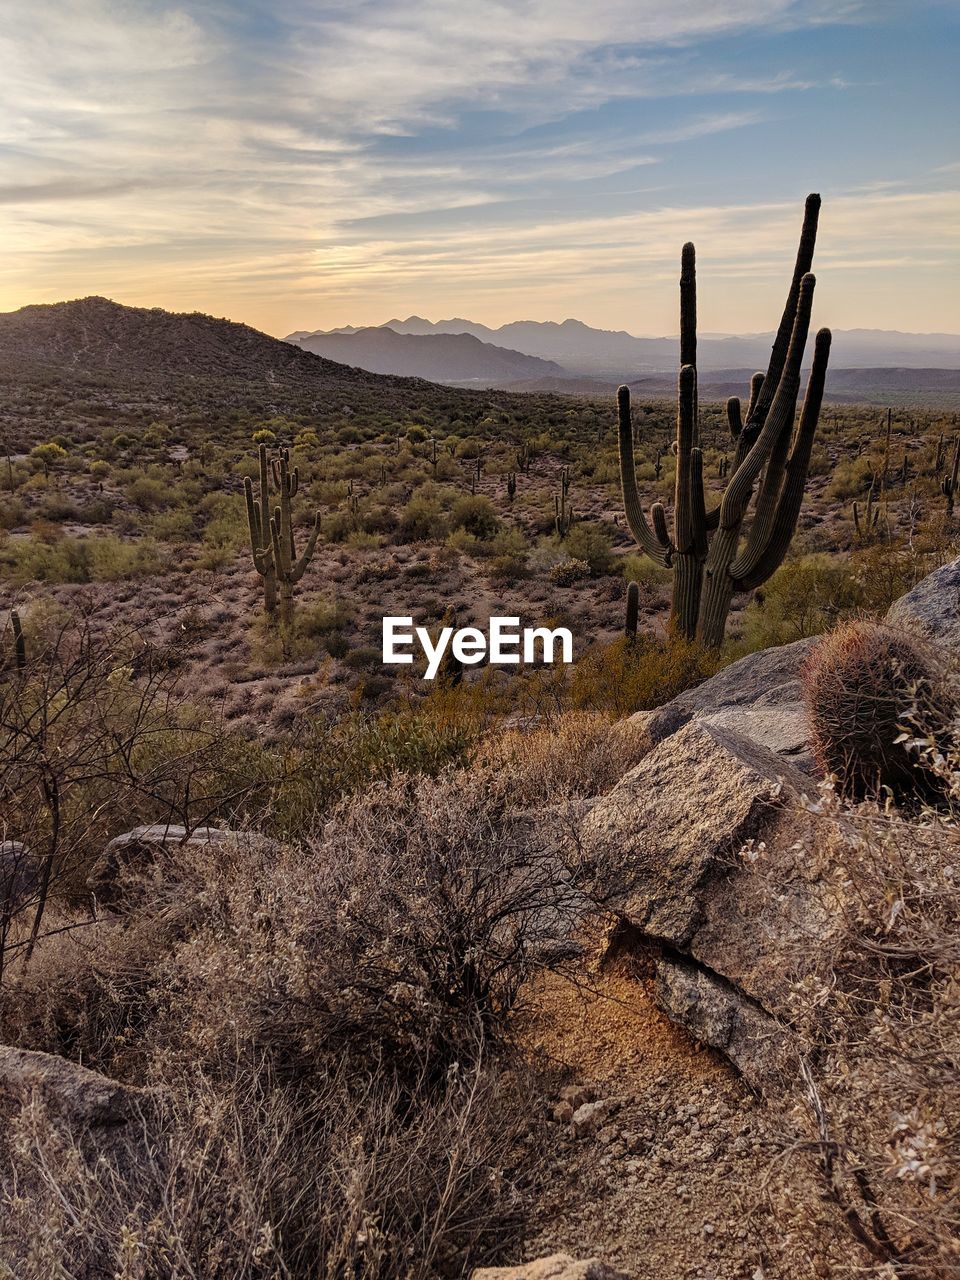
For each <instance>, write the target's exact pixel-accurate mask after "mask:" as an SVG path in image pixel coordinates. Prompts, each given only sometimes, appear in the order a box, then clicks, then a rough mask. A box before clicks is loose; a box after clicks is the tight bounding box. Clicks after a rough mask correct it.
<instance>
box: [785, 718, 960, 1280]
mask: <svg viewBox="0 0 960 1280" xmlns="http://www.w3.org/2000/svg"><path fill="white" fill-rule="evenodd" d="M937 756H938V758H939V761H940V764H939V765H938V766H937V767H938V768H939V769H940V771H941V777H942V781H943V783H944V792H945V794H946V795H947V796H948V797H949V807H950V810H951V816H949V817H945V816H944V814H942V813H939V814H931V813H929V812H927V813H923V814H919V815H914V816H911V817H910V818H909V819H908V818H905V817H904V816H902V815H901V814H898V813H896V812H893V813H891V812H883V811H882V810H880V809H879V808H878V807H876V806H874V805H872V804H862V805H857V806H852V805H848V804H841V803H839V802H838V800H837V798H836V797H835V796H833V795H831V794H830V793H829V792H826V791H825V792H824V793H823V795H822V796H821V799H820V802H819V803H818V805H817V807H816V808H817V811H818V812H819V813H820V814H821V818H820V819H819V820H818V822H817V824H816V825H815V826H814V828H813V832H812V835H811V837H810V838H809V839H808V840H807V849H806V861H805V874H807V875H808V876H810V877H811V878H813V877H816V878H817V879H818V880H819V881H820V882H821V883H823V884H825V885H830V886H831V887H832V889H833V893H832V895H831V902H832V910H831V929H830V937H831V942H830V949H829V951H828V952H827V954H826V955H825V956H824V963H823V964H821V966H820V974H821V975H822V976H820V977H815V976H808V977H806V978H802V979H799V980H795V981H793V982H792V983H791V986H790V997H789V1000H788V1002H787V1004H786V1007H785V1008H784V1010H783V1012H784V1016H785V1017H786V1018H787V1019H788V1020H789V1022H790V1023H791V1025H792V1026H793V1029H794V1032H795V1034H796V1035H797V1036H798V1038H799V1041H800V1044H801V1046H802V1047H803V1050H804V1058H805V1063H806V1065H805V1069H804V1070H803V1072H802V1073H801V1074H800V1075H799V1076H798V1075H797V1073H795V1072H792V1073H791V1075H790V1077H789V1079H786V1080H784V1082H783V1089H782V1092H781V1093H780V1095H779V1096H781V1097H782V1099H783V1107H784V1128H785V1140H784V1142H785V1148H786V1152H785V1154H786V1158H788V1159H790V1160H791V1161H792V1162H795V1163H800V1162H802V1163H803V1165H804V1166H805V1168H806V1170H807V1171H808V1172H809V1174H811V1175H812V1176H813V1177H814V1178H816V1179H817V1180H818V1181H819V1185H820V1186H821V1188H822V1194H823V1202H824V1204H825V1205H827V1206H830V1208H831V1211H832V1214H833V1216H834V1219H835V1221H836V1223H837V1224H838V1225H840V1226H841V1227H843V1229H844V1230H845V1231H846V1232H847V1234H848V1238H849V1239H850V1240H851V1242H854V1241H855V1242H856V1244H857V1245H859V1246H862V1251H861V1250H859V1249H858V1250H857V1252H858V1253H859V1257H856V1258H854V1259H852V1260H851V1257H850V1255H849V1252H846V1251H845V1252H844V1254H843V1255H842V1256H834V1252H833V1249H832V1248H831V1245H830V1237H829V1235H828V1234H827V1233H826V1232H824V1231H823V1230H822V1229H820V1228H819V1224H818V1223H817V1222H816V1219H815V1218H814V1219H813V1220H812V1221H810V1222H809V1223H804V1224H801V1223H799V1222H798V1220H797V1217H796V1214H795V1213H794V1212H793V1209H794V1206H793V1205H791V1204H789V1203H783V1204H774V1206H773V1207H774V1212H775V1213H777V1214H780V1213H782V1214H783V1216H784V1217H785V1218H786V1219H788V1220H792V1221H793V1223H794V1224H795V1229H796V1227H799V1228H800V1232H801V1234H803V1233H804V1232H805V1233H806V1236H807V1239H806V1241H805V1242H804V1243H805V1245H806V1251H808V1252H809V1253H810V1254H811V1255H812V1256H815V1257H816V1258H817V1260H818V1262H819V1263H820V1266H821V1268H822V1271H823V1274H829V1275H831V1276H838V1277H851V1278H852V1277H853V1276H857V1275H863V1274H864V1272H865V1271H871V1272H873V1271H875V1273H876V1274H877V1275H878V1276H879V1275H890V1276H894V1275H896V1276H900V1277H904V1278H905V1280H946V1277H950V1276H955V1275H956V1274H957V1270H958V1268H957V1257H958V1255H957V1240H958V1239H960V1202H958V1199H957V1194H956V1191H957V1186H958V1179H960V1131H958V1128H957V1125H956V1116H957V1115H958V1114H960V1072H958V1070H957V1063H958V1061H960V1034H958V1028H960V993H958V987H957V982H956V973H957V966H958V964H960V930H958V921H960V885H958V880H957V876H956V874H955V870H956V866H957V860H958V855H960V837H958V828H957V825H956V805H957V802H958V801H960V791H958V789H957V780H958V778H960V757H958V755H957V748H956V746H955V745H951V743H950V739H949V738H948V739H946V740H945V739H944V738H943V737H942V736H939V738H938V750H937ZM762 861H763V859H762V857H761V860H760V864H761V865H762ZM780 889H781V886H780V885H779V883H777V884H775V885H774V886H773V892H774V893H776V894H777V896H778V900H779V901H782V897H781V894H780ZM818 945H822V944H820V943H818ZM774 1096H776V1095H774ZM799 1244H800V1239H798V1245H799Z"/></svg>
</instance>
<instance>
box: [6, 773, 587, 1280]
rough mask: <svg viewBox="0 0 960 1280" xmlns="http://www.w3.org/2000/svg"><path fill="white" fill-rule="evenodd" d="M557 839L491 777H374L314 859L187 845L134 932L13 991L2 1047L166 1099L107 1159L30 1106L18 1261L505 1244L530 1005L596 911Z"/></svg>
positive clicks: (53, 958) (143, 1261) (80, 948)
mask: <svg viewBox="0 0 960 1280" xmlns="http://www.w3.org/2000/svg"><path fill="white" fill-rule="evenodd" d="M557 841H558V835H557V834H556V833H554V832H553V831H552V830H551V828H550V827H549V826H548V825H547V824H545V823H542V822H541V823H539V824H537V826H536V827H535V828H533V827H531V825H530V823H529V822H528V821H522V820H518V819H517V818H516V817H515V816H513V814H512V810H511V798H510V784H509V779H508V778H506V777H504V776H502V775H501V774H498V773H495V772H494V771H492V770H489V769H484V770H476V769H474V770H471V771H469V772H467V773H456V774H453V775H444V776H441V777H438V778H436V779H433V780H431V779H426V778H421V779H419V780H412V779H409V778H398V779H396V780H394V781H393V782H391V783H388V784H383V785H381V786H378V787H374V788H373V789H372V790H371V791H369V792H368V793H367V794H365V795H363V796H358V797H356V798H355V799H354V800H352V801H351V802H349V803H348V804H346V805H344V806H343V807H342V808H341V809H340V810H339V811H338V812H337V814H336V816H335V820H334V821H332V822H330V823H329V824H328V825H327V826H326V827H325V828H324V830H323V832H322V833H321V834H319V835H318V836H317V838H316V839H315V840H314V841H313V842H312V843H311V844H310V846H309V847H307V848H294V847H290V846H287V847H278V846H276V845H273V844H271V843H269V842H262V841H260V842H258V841H256V840H254V841H250V842H240V844H239V845H238V847H237V849H236V850H235V851H233V852H232V853H231V852H227V853H225V852H224V850H223V849H220V850H219V851H217V852H216V853H214V852H213V851H212V850H211V849H209V848H208V849H203V848H201V849H196V848H194V849H188V848H183V849H181V850H179V851H173V853H172V856H171V859H170V860H169V861H168V862H167V863H165V864H164V879H163V883H162V887H161V885H159V884H157V882H156V878H155V877H154V879H153V884H152V889H151V892H150V894H148V895H143V894H137V895H134V896H135V898H136V901H137V902H138V904H139V905H138V907H137V909H136V910H128V911H127V913H126V915H125V917H124V927H123V928H122V929H113V930H110V931H107V932H101V933H100V934H99V935H88V937H87V938H86V939H85V937H84V935H83V934H82V933H81V934H73V935H69V936H66V937H65V938H64V940H63V944H62V946H58V947H56V948H53V947H51V948H49V949H47V950H46V951H45V952H43V953H38V962H37V964H36V966H35V967H34V968H33V969H32V970H31V971H30V972H28V973H27V974H25V975H23V978H22V980H21V981H20V982H19V983H18V984H17V985H16V986H8V987H7V988H6V989H5V990H4V991H3V992H2V994H0V1028H2V1031H3V1034H4V1037H5V1038H13V1037H16V1040H17V1041H18V1042H20V1043H23V1042H24V1041H25V1039H26V1038H27V1037H29V1038H30V1041H31V1043H33V1044H34V1045H36V1046H38V1047H40V1046H42V1047H45V1048H47V1049H50V1050H54V1051H57V1050H59V1051H68V1052H71V1053H73V1054H78V1053H82V1054H83V1057H84V1059H85V1061H86V1062H87V1063H88V1065H90V1066H94V1067H96V1068H98V1069H100V1070H103V1071H106V1072H109V1073H111V1074H113V1075H115V1076H120V1077H122V1078H131V1079H134V1080H136V1081H137V1082H138V1083H147V1084H155V1085H159V1086H160V1087H161V1090H162V1092H161V1095H160V1098H159V1100H158V1107H159V1109H160V1115H159V1117H158V1118H157V1119H156V1120H153V1119H151V1120H149V1121H148V1122H147V1131H148V1132H149V1130H150V1126H151V1125H154V1126H155V1130H156V1131H157V1132H158V1136H157V1137H154V1138H153V1140H152V1141H151V1142H150V1143H149V1146H148V1149H147V1151H146V1153H144V1150H143V1148H142V1146H140V1142H141V1141H142V1138H141V1137H140V1133H139V1131H138V1133H135V1134H133V1135H131V1138H130V1142H131V1146H133V1147H134V1148H135V1150H134V1151H133V1152H132V1153H130V1156H131V1157H132V1158H129V1157H128V1158H127V1159H124V1157H123V1153H122V1152H121V1153H120V1154H119V1155H118V1154H117V1151H116V1146H114V1147H113V1148H111V1150H110V1151H109V1152H104V1153H102V1154H101V1157H100V1159H99V1161H98V1162H97V1163H96V1165H95V1166H93V1167H91V1166H90V1165H88V1164H87V1161H86V1159H85V1155H84V1152H83V1151H82V1150H81V1149H80V1147H79V1144H78V1141H77V1140H76V1138H74V1136H73V1135H70V1134H69V1133H65V1132H64V1130H63V1128H62V1126H58V1125H57V1123H56V1122H52V1121H51V1120H50V1119H49V1118H48V1117H45V1116H43V1115H42V1114H41V1113H40V1112H39V1111H38V1109H36V1108H34V1109H30V1108H27V1109H25V1110H24V1112H23V1113H22V1115H21V1121H20V1123H21V1125H22V1126H23V1127H22V1129H21V1130H20V1131H19V1133H18V1135H17V1138H16V1139H15V1141H14V1143H13V1144H12V1145H13V1147H14V1151H13V1152H12V1154H11V1160H10V1161H9V1162H5V1164H4V1174H3V1177H2V1186H0V1206H2V1208H3V1212H4V1222H5V1225H9V1224H11V1223H12V1224H13V1226H14V1229H13V1230H12V1231H9V1232H5V1233H4V1238H3V1243H0V1251H3V1252H0V1257H3V1258H4V1261H8V1265H10V1266H16V1267H17V1270H16V1271H15V1272H14V1274H17V1275H18V1276H19V1275H23V1276H25V1277H26V1278H27V1280H40V1276H41V1275H51V1274H57V1268H58V1267H59V1268H61V1269H62V1270H63V1273H64V1274H91V1275H94V1274H114V1273H115V1274H119V1275H123V1274H124V1271H123V1269H122V1268H123V1266H124V1265H125V1264H126V1263H127V1262H130V1261H131V1259H135V1260H136V1265H137V1267H138V1268H139V1270H136V1271H131V1270H129V1269H128V1271H127V1274H129V1275H137V1274H139V1275H141V1276H146V1275H151V1276H154V1275H155V1276H158V1277H161V1276H162V1277H172V1276H173V1275H180V1276H184V1277H186V1278H187V1280H194V1278H195V1280H201V1278H203V1280H228V1278H230V1277H236V1276H239V1275H246V1276H249V1277H251V1278H252V1280H259V1278H261V1277H262V1280H267V1278H268V1277H271V1278H272V1277H276V1276H279V1275H283V1276H288V1277H290V1280H301V1278H302V1280H308V1278H309V1277H313V1276H316V1275H318V1274H320V1275H336V1274H352V1275H357V1276H367V1277H382V1280H391V1278H392V1277H395V1276H398V1275H404V1276H407V1277H410V1278H411V1280H428V1278H432V1277H443V1276H449V1277H455V1276H461V1275H463V1274H466V1273H467V1272H468V1271H469V1270H470V1267H471V1266H472V1265H474V1264H478V1263H482V1262H484V1261H489V1260H493V1259H494V1258H495V1256H496V1254H497V1253H498V1252H500V1251H501V1250H503V1249H504V1248H508V1247H510V1246H511V1245H512V1243H513V1241H514V1239H515V1234H516V1231H517V1229H518V1227H519V1225H520V1222H521V1216H522V1210H523V1208H524V1200H525V1197H524V1189H525V1187H524V1184H525V1182H526V1181H527V1180H528V1179H530V1178H531V1176H532V1174H533V1172H534V1169H535V1165H536V1161H537V1159H538V1157H539V1144H538V1142H537V1140H536V1139H537V1126H536V1123H535V1122H534V1123H531V1114H532V1113H531V1104H530V1100H529V1097H528V1093H527V1084H526V1079H527V1076H528V1069H527V1068H525V1067H524V1065H523V1062H522V1060H521V1059H520V1058H519V1057H518V1056H515V1055H514V1054H513V1053H512V1052H511V1048H510V1044H511V1031H510V1028H511V1023H512V1019H513V1017H514V1014H515V1011H516V1010H517V1009H518V1008H520V1007H521V1005H522V1003H523V1000H524V997H525V993H526V988H527V981H528V978H529V977H530V975H531V974H533V973H534V972H536V971H538V970H539V969H540V968H541V967H542V965H543V963H544V958H543V957H544V943H545V941H546V940H547V939H548V938H549V937H550V936H551V935H550V934H549V932H548V931H547V926H546V924H545V921H548V920H552V921H553V926H552V927H553V928H554V929H561V930H562V929H563V928H565V927H567V923H566V922H567V920H568V917H569V915H570V913H571V912H574V911H579V910H581V909H582V904H581V901H580V899H579V897H575V896H574V894H573V892H572V889H571V882H570V880H569V879H568V874H567V873H566V872H565V871H564V864H563V860H562V858H560V857H559V856H558V843H557ZM127 874H128V875H129V876H131V877H133V880H132V881H131V884H133V883H135V881H136V877H137V872H136V870H135V869H133V868H130V869H129V870H128V872H127ZM556 963H558V964H559V963H562V961H561V960H558V961H557V962H556ZM64 1221H66V1222H67V1223H70V1224H73V1225H72V1226H71V1229H69V1230H63V1229H61V1224H62V1223H63V1222H64ZM28 1224H29V1227H28ZM34 1259H38V1261H37V1262H36V1264H34V1261H33V1260H34ZM54 1263H56V1266H54ZM131 1265H132V1263H131ZM25 1267H30V1268H33V1269H31V1270H25V1269H24V1268H25ZM44 1268H46V1270H44ZM51 1268H52V1269H51ZM111 1268H115V1269H116V1270H115V1271H113V1270H111Z"/></svg>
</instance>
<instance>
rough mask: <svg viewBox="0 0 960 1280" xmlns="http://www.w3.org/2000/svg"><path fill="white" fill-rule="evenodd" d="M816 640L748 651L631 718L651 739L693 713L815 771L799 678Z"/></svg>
mask: <svg viewBox="0 0 960 1280" xmlns="http://www.w3.org/2000/svg"><path fill="white" fill-rule="evenodd" d="M814 643H815V640H814V639H813V638H810V639H806V640H797V641H795V642H794V643H793V644H785V645H780V646H779V647H777V648H775V649H763V650H761V651H760V652H759V653H750V654H747V656H746V657H745V658H740V659H738V661H736V662H733V663H731V664H730V666H729V667H725V668H724V669H723V671H721V672H719V673H718V674H717V675H715V676H713V677H712V678H711V679H709V680H705V681H704V683H703V684H701V685H697V687H696V688H695V689H688V690H687V691H686V692H685V693H681V694H680V695H679V696H678V697H676V698H673V699H672V700H671V701H670V702H667V703H665V704H664V705H663V706H662V707H658V708H657V709H656V710H655V711H644V712H640V713H639V714H638V716H637V717H635V718H636V719H637V720H638V721H639V722H641V723H642V725H643V728H644V730H645V732H646V734H647V736H648V738H649V739H650V741H651V742H652V743H653V744H654V745H656V744H657V743H659V742H662V741H663V739H664V738H668V737H669V736H670V735H671V734H673V733H676V731H677V730H678V729H680V728H682V727H683V725H685V724H687V723H688V722H689V721H690V720H694V719H696V720H699V721H702V722H705V723H707V724H713V725H717V726H718V727H719V728H721V729H732V730H733V731H734V732H735V733H739V734H741V735H742V736H743V737H746V738H750V739H752V740H753V741H754V742H757V743H759V744H760V746H762V747H767V748H768V749H769V750H770V751H773V752H775V753H776V754H777V755H780V756H783V757H784V758H785V759H787V760H789V761H790V762H791V763H792V764H793V765H795V766H796V767H797V768H799V769H803V770H804V771H805V772H806V773H815V772H816V765H815V763H814V760H813V756H812V754H811V752H810V730H809V724H808V720H807V711H806V707H805V706H804V700H803V684H802V679H801V673H802V670H803V666H804V663H805V662H806V660H807V657H808V655H809V653H810V650H811V648H812V646H813V645H814Z"/></svg>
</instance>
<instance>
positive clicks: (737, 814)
mask: <svg viewBox="0 0 960 1280" xmlns="http://www.w3.org/2000/svg"><path fill="white" fill-rule="evenodd" d="M785 783H786V784H787V786H788V788H789V790H790V792H791V794H793V795H799V794H800V793H801V792H802V791H803V790H804V789H805V788H806V789H807V790H810V789H811V784H810V782H809V779H807V778H806V776H805V775H804V774H802V773H801V772H800V771H799V770H798V769H797V768H796V767H795V766H793V765H791V764H789V763H788V762H786V761H784V760H782V759H781V758H780V757H778V756H776V755H775V754H774V753H773V752H772V751H769V750H767V749H766V748H764V747H761V746H758V745H757V744H756V743H754V742H751V741H750V740H748V739H747V738H743V737H741V736H740V735H738V734H736V733H733V732H732V731H730V730H729V729H725V728H719V727H718V726H716V725H713V724H711V723H709V722H708V721H700V720H693V721H691V722H689V723H688V724H686V725H685V726H684V727H683V728H682V729H680V730H679V731H678V732H676V733H674V734H673V735H672V736H671V737H669V738H667V739H665V740H664V741H663V742H661V743H660V745H659V746H658V747H656V748H655V749H654V750H653V751H651V752H650V754H649V755H647V756H645V757H644V759H643V760H641V761H640V763H639V764H638V765H636V767H635V768H633V769H631V770H630V772H629V773H628V774H626V775H625V776H624V777H623V778H622V779H621V781H620V782H618V783H617V785H616V786H615V787H614V788H613V790H612V791H609V792H608V793H607V794H606V795H605V796H603V797H602V798H601V799H600V800H598V802H597V803H596V804H595V805H594V806H593V808H592V809H591V810H590V812H589V813H588V814H587V816H586V818H585V819H584V821H583V823H582V825H581V836H582V839H583V841H584V844H585V846H586V851H587V854H588V857H589V858H590V860H591V861H592V862H594V863H595V864H597V865H599V866H601V867H603V868H604V871H603V872H602V873H601V874H604V875H611V876H613V877H615V878H616V879H618V880H619V881H620V884H619V885H614V886H613V890H614V892H615V893H617V894H618V895H619V902H618V905H619V909H620V911H621V913H622V915H623V916H624V918H625V919H626V920H628V921H629V922H630V924H632V925H634V926H635V927H636V928H638V929H640V930H642V932H643V933H645V934H648V935H649V936H651V937H653V938H656V939H657V940H659V941H663V942H667V943H669V944H670V945H671V946H673V947H686V946H688V945H689V944H690V942H691V940H692V939H693V937H694V935H695V933H696V932H697V929H698V928H699V926H700V924H701V922H702V920H703V917H704V913H705V911H706V905H707V901H708V899H709V896H710V894H711V892H712V889H713V885H714V882H715V881H717V880H718V879H720V878H722V877H723V876H725V875H726V874H727V872H728V870H729V867H730V864H731V862H732V860H733V858H734V855H735V854H736V852H737V850H738V849H739V848H740V847H741V846H742V845H743V844H744V842H745V841H746V840H748V839H750V838H753V837H757V836H759V835H760V834H761V832H762V831H763V829H764V827H765V826H766V825H768V824H769V823H770V822H771V821H772V820H773V818H774V816H775V814H776V813H777V812H778V811H779V808H780V802H781V799H782V796H783V793H784V784H785Z"/></svg>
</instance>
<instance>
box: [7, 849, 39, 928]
mask: <svg viewBox="0 0 960 1280" xmlns="http://www.w3.org/2000/svg"><path fill="white" fill-rule="evenodd" d="M39 884H40V868H39V866H38V865H37V859H36V858H35V857H34V855H33V854H32V853H31V852H30V850H29V849H28V848H27V846H26V845H25V844H21V842H20V841H19V840H0V917H4V916H12V915H16V913H17V912H18V911H20V910H21V909H22V908H23V907H24V906H25V905H26V904H27V903H28V902H29V901H30V899H31V898H32V897H33V895H34V894H35V893H36V891H37V889H38V887H39Z"/></svg>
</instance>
